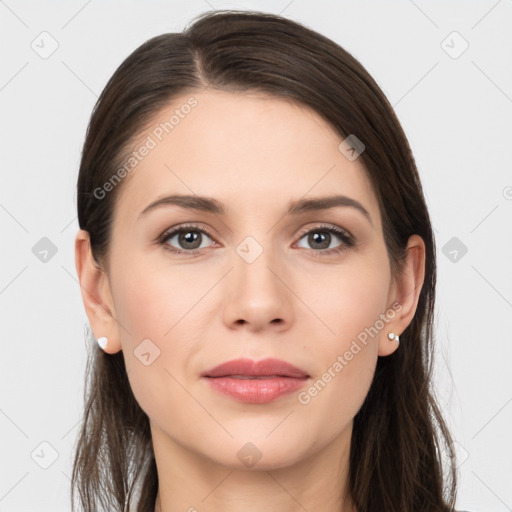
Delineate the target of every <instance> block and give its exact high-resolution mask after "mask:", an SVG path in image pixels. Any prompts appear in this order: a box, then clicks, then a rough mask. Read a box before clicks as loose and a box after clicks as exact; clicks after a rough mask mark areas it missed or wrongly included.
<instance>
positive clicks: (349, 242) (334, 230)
mask: <svg viewBox="0 0 512 512" xmlns="http://www.w3.org/2000/svg"><path fill="white" fill-rule="evenodd" d="M187 231H198V232H200V233H204V234H205V235H207V236H208V237H210V238H211V239H213V238H214V237H213V236H212V235H210V233H208V231H207V230H205V229H204V228H200V227H199V226H197V225H196V224H184V225H182V226H180V227H179V228H177V229H172V230H171V231H166V232H165V233H163V234H162V235H161V236H160V237H158V243H159V244H161V245H162V246H163V247H164V249H165V250H167V251H169V252H171V253H173V254H187V255H189V256H198V255H199V253H200V252H201V249H192V250H182V249H171V248H170V247H171V246H170V245H169V244H168V243H166V242H167V241H168V240H169V239H170V238H172V237H173V236H174V235H176V234H179V233H182V232H187ZM314 232H327V233H331V234H334V235H336V236H337V237H338V238H339V239H340V240H341V241H342V242H343V243H342V244H341V245H339V246H338V247H335V248H333V249H321V250H318V251H317V250H314V249H310V251H312V254H313V255H314V256H315V257H320V258H321V257H324V256H330V255H332V254H338V253H342V252H343V251H346V250H347V249H349V248H351V247H353V246H354V245H355V244H356V241H355V239H354V237H353V236H352V235H350V234H349V233H348V232H347V231H345V230H344V229H341V228H338V227H335V226H331V225H326V224H322V225H320V226H316V227H314V228H312V229H307V230H305V231H302V232H301V233H300V235H299V240H300V239H302V238H304V236H306V235H308V234H310V233H314Z"/></svg>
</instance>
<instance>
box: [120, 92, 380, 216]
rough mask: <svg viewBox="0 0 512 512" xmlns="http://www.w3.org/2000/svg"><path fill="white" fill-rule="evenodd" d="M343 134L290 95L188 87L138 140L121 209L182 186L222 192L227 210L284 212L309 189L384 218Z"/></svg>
mask: <svg viewBox="0 0 512 512" xmlns="http://www.w3.org/2000/svg"><path fill="white" fill-rule="evenodd" d="M342 140H343V137H341V136H340V135H339V134H338V133H337V132H336V131H335V130H334V129H333V127H332V126H331V125H330V124H329V123H327V122H326V121H325V120H324V119H323V118H322V117H321V116H320V115H319V114H318V113H316V112H315V111H313V110H312V109H309V108H308V107H306V106H303V105H301V104H298V103H295V102H292V101H290V100H287V99H283V98H279V97H275V96H268V95H263V94H261V93H255V92H251V93H247V92H226V91H211V90H207V91H202V92H196V93H193V92H191V93H190V94H183V95H181V96H179V97H176V98H175V99H174V100H173V101H172V103H170V104H169V105H168V106H166V107H165V108H163V109H161V110H160V111H159V112H157V113H156V114H155V115H154V116H153V117H152V119H151V120H150V121H149V123H148V124H147V128H146V129H145V130H144V131H143V133H142V134H141V135H140V136H139V137H138V140H137V142H136V143H134V144H133V147H132V151H135V152H137V153H138V156H137V162H136V165H135V166H134V167H133V169H132V170H130V171H129V172H128V173H127V177H126V178H125V179H124V182H123V183H122V184H121V185H122V187H121V190H120V192H119V196H118V198H117V203H118V204H117V206H116V211H117V213H118V214H122V215H123V216H129V215H130V212H133V213H137V214H138V213H140V211H142V209H144V207H145V206H146V205H147V204H148V203H150V202H151V201H153V200H155V199H156V198H158V197H160V196H163V195H165V194H172V193H182V194H197V195H204V196H209V197H214V198H217V199H219V200H220V201H222V202H223V203H225V205H226V210H227V213H228V214H229V213H232V214H234V215H238V214H239V213H240V212H242V211H245V210H246V211H248V212H249V213H250V212H251V211H252V212H261V211H262V210H261V209H262V208H264V207H268V208H269V209H270V208H274V209H275V211H276V212H278V211H282V209H283V208H284V207H285V206H286V205H287V204H288V203H289V202H290V201H292V200H296V199H299V198H302V197H304V196H305V197H310V196H311V197H314V196H325V195H329V194H335V193H336V194H344V195H347V196H350V197H353V198H354V199H356V200H358V201H360V202H362V203H363V204H364V205H365V207H366V208H367V209H368V210H369V211H370V213H371V214H372V217H373V218H374V219H379V213H378V207H377V200H376V198H375V196H374V194H373V190H372V187H371V184H370V181H369V179H368V177H367V174H366V170H365V169H364V166H363V164H362V161H361V159H356V160H352V161H351V160H349V159H347V158H346V157H345V155H344V154H343V153H342V152H341V151H340V149H339V144H340V143H341V142H342ZM144 147H146V148H149V149H143V148H144ZM142 153H144V155H142Z"/></svg>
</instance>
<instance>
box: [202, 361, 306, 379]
mask: <svg viewBox="0 0 512 512" xmlns="http://www.w3.org/2000/svg"><path fill="white" fill-rule="evenodd" d="M202 377H210V378H216V377H232V378H238V379H265V378H267V379H269V378H272V377H274V378H275V377H292V378H296V379H302V378H307V377H309V375H308V374H307V373H306V372H305V371H303V370H301V369H300V368H297V367H296V366H293V365H292V364H290V363H287V362H286V361H282V360H280V359H262V360H260V361H253V360H252V359H246V358H242V359H235V360H233V361H227V362H225V363H222V364H220V365H218V366H215V367H214V368H211V369H210V370H207V371H206V372H204V373H203V374H202Z"/></svg>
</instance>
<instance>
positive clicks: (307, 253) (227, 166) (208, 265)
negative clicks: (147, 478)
mask: <svg viewBox="0 0 512 512" xmlns="http://www.w3.org/2000/svg"><path fill="white" fill-rule="evenodd" d="M190 96H191V94H187V95H183V96H181V97H178V98H175V100H174V101H173V103H172V104H171V105H169V106H168V108H166V109H164V110H162V111H161V112H159V113H158V115H156V116H155V117H154V122H152V123H150V125H149V126H150V128H148V130H147V132H145V133H144V134H143V135H142V137H141V140H142V139H143V138H145V137H147V135H148V134H151V130H152V129H153V128H154V127H155V126H158V124H159V123H160V122H162V121H163V120H165V119H169V117H170V115H171V114H172V112H173V111H174V109H176V108H179V106H180V105H183V104H184V103H185V102H186V100H187V99H188V98H189V97H190ZM193 96H194V97H195V98H196V99H197V101H198V105H197V106H196V107H195V108H194V109H192V110H191V112H190V113H189V114H188V115H187V116H186V117H184V118H183V119H181V120H180V123H179V124H178V125H177V126H175V128H174V129H173V130H172V132H170V133H169V134H167V135H165V137H164V138H163V140H162V141H161V142H159V143H158V145H157V147H155V148H154V149H152V150H151V151H150V152H149V154H148V155H147V156H146V157H145V158H144V159H143V160H142V161H141V162H140V163H139V164H138V165H137V167H136V168H135V169H134V170H133V171H132V173H131V174H130V175H129V176H127V177H126V178H125V179H124V181H123V182H122V183H121V185H118V186H121V190H120V191H119V192H120V195H119V196H118V197H117V202H116V206H115V212H114V228H113V233H112V243H111V247H110V253H109V258H108V262H107V263H108V265H107V266H106V267H105V268H104V269H101V268H99V267H97V266H96V265H94V263H93V259H92V254H91V251H90V245H89V238H88V233H87V232H85V231H83V230H80V231H79V232H78V234H77V237H76V246H75V254H76V268H77V273H78V276H79V280H80V284H81V290H82V297H83V301H84V305H85V309H86V312H87V316H88V319H89V321H90V325H91V328H92V330H93V333H94V335H95V336H96V337H100V336H107V337H108V345H107V348H106V349H105V350H106V352H107V353H109V354H114V353H116V352H118V351H120V350H122V351H123V355H124V360H125V363H126V367H127V371H128V376H129V380H130V384H131V387H132V389H133V392H134V395H135V397H136V399H137V401H138V403H139V404H140V406H141V407H142V409H143V410H144V411H145V413H146V414H147V415H148V417H149V420H150V424H151V432H152V438H153V444H154V450H155V457H156V463H157V469H158V477H159V494H158V498H157V505H156V509H155V510H156V511H163V512H174V511H178V510H179V511H186V510H190V511H193V510H200V511H210V512H217V511H222V512H231V511H235V510H237V511H238V510H244V511H245V512H250V511H261V510H280V511H284V512H292V511H298V510H301V511H302V510H323V511H324V512H334V511H337V512H339V511H340V510H343V511H353V510H355V508H354V506H353V504H352V503H351V501H350V497H349V496H347V492H346V478H347V472H348V455H349V448H350V439H351V435H352V423H353V418H354V416H355V414H356V413H357V411H358V410H359V408H360V407H361V405H362V403H363V401H364V399H365V396H366V394H367V392H368V389H369V387H370V384H371V381H372V378H373V375H374V370H375V365H376V362H377V357H379V356H380V357H386V356H388V355H389V354H391V353H392V352H394V351H395V350H396V349H397V344H396V342H395V341H393V340H389V339H388V333H389V332H394V333H396V334H401V333H402V332H403V331H404V330H405V328H406V327H407V325H408V324H409V323H410V322H411V320H412V318H413V316H414V313H415V311H416V307H417V302H418V297H419V292H420V290H421V286H422V284H423V279H424V259H425V247H424V244H423V241H422V239H421V238H420V237H419V236H417V235H414V236H412V237H411V238H410V239H409V243H408V252H407V258H406V266H405V269H404V274H403V277H402V278H401V279H400V280H397V279H394V278H393V276H392V275H391V269H390V264H389V259H388V255H387V251H386V246H385V244H384V238H383V232H382V224H381V216H380V212H379V208H378V203H377V198H376V196H375V194H374V192H373V190H372V188H371V184H370V182H369V180H368V178H367V176H366V174H365V170H364V168H363V164H362V162H361V159H356V160H354V161H350V160H348V159H347V158H346V157H345V156H344V155H343V154H342V153H341V152H340V151H339V149H338V145H339V144H340V142H341V141H342V138H341V137H340V136H339V135H338V134H337V133H336V132H335V131H334V130H333V129H332V128H331V127H330V125H328V124H327V123H326V122H325V121H324V120H323V119H322V118H321V117H320V116H319V115H318V114H316V113H315V112H313V111H311V110H310V109H308V108H306V107H304V106H301V105H298V104H294V103H292V102H289V101H287V100H284V99H281V98H276V97H268V96H264V95H262V94H260V93H247V92H244V93H235V92H226V91H211V90H205V91H202V92H197V93H194V94H193ZM136 147H140V145H138V146H137V145H135V146H134V149H135V148H136ZM335 192H336V193H342V194H344V195H346V196H349V197H351V198H353V199H355V200H357V201H359V202H360V203H361V204H362V205H363V206H364V207H365V208H366V209H367V210H368V212H369V213H370V216H371V221H372V222H370V221H368V220H367V219H366V217H365V216H364V215H363V214H361V213H360V212H359V211H358V210H356V209H355V208H352V207H347V206H344V207H335V208H331V209H328V210H321V211H312V212H307V213H304V214H302V215H300V216H287V215H286V210H287V206H288V204H289V202H290V201H292V200H296V199H300V198H303V196H305V197H306V198H313V197H319V196H325V195H332V194H333V193H335ZM176 193H181V194H197V195H201V196H203V195H204V196H208V197H212V198H215V199H217V200H218V201H221V202H222V203H223V204H224V205H225V208H226V213H225V215H216V214H213V213H208V212H202V211H195V210H187V209H183V208H180V207H178V206H174V205H171V206H166V207H162V208H157V209H154V210H153V211H151V212H149V213H147V214H145V215H143V216H141V217H139V214H140V212H141V211H142V210H143V209H144V208H145V207H146V206H147V205H148V204H149V203H151V202H152V201H154V200H155V199H157V198H160V197H163V196H166V195H170V194H176ZM188 222H193V223H196V224H198V225H199V227H200V228H204V229H206V230H207V231H208V232H209V233H210V234H211V237H210V236H209V235H206V234H203V235H200V236H202V237H203V238H202V242H201V249H199V251H200V253H199V256H195V257H194V256H190V255H189V254H173V253H171V252H169V251H167V250H166V249H165V247H164V245H160V244H158V242H157V241H156V240H157V238H158V236H159V235H161V234H162V233H164V232H165V231H166V230H169V228H171V227H174V226H178V225H180V224H183V223H188ZM322 223H327V224H330V225H334V226H339V227H341V228H343V229H345V230H347V231H349V233H351V234H352V235H353V237H354V238H355V239H356V241H357V244H356V246H355V247H347V248H345V250H344V251H342V252H340V253H337V254H330V255H324V256H319V257H315V254H314V253H315V252H316V253H321V252H322V251H324V252H325V250H326V249H323V248H322V246H321V245H319V243H318V242H317V244H316V245H315V242H314V240H311V239H309V241H308V236H307V234H306V235H301V236H299V235H300V233H301V230H307V231H310V229H311V230H313V229H315V228H317V227H318V226H319V225H320V224H322ZM316 231H320V232H321V233H325V229H324V230H322V229H316ZM316 231H315V232H316ZM247 236H251V237H253V238H254V239H255V240H256V241H257V242H258V243H259V245H260V246H261V248H262V249H263V252H262V253H261V254H260V255H259V257H258V258H256V259H255V261H253V262H252V263H248V262H247V261H246V260H244V259H243V258H242V257H240V255H239V254H238V253H237V251H236V249H237V247H238V246H239V244H240V243H241V242H242V241H243V240H244V239H245V238H246V237H247ZM327 236H329V235H327ZM181 242H182V243H181V245H180V241H179V239H178V237H177V236H174V238H172V239H168V240H167V242H165V244H167V246H169V247H171V248H172V247H174V248H177V249H181V250H183V251H186V250H190V249H187V247H190V245H189V246H187V245H183V240H182V241H181ZM327 243H329V241H328V242H327ZM343 243H344V242H343V241H342V240H340V239H338V238H337V236H336V235H334V234H333V235H331V239H330V245H328V247H329V248H335V247H338V246H340V245H341V244H343ZM251 250H254V249H251ZM395 302H398V303H399V304H400V305H401V309H400V311H399V312H395V315H394V317H393V318H392V319H391V320H390V321H389V322H388V323H386V325H385V327H384V328H383V329H382V330H381V331H380V332H379V333H378V335H376V336H374V337H369V340H368V343H367V344H366V345H365V346H364V345H361V346H362V349H361V350H360V351H359V352H358V353H357V355H355V356H354V357H353V359H352V360H350V361H349V362H348V364H347V365H346V366H345V367H344V368H343V370H342V371H340V372H338V373H337V374H336V376H335V377H334V378H332V379H331V381H330V382H329V383H328V384H327V385H326V386H325V388H324V389H323V390H322V391H321V392H319V393H318V394H317V395H316V396H314V397H312V398H311V400H310V401H309V403H307V404H302V403H300V402H299V401H298V398H297V397H298V393H297V392H294V393H292V394H290V395H286V396H284V397H281V398H279V399H278V400H276V401H274V402H271V403H268V404H263V405H255V404H244V403H241V402H238V401H235V400H233V399H231V398H228V397H225V396H223V395H220V394H219V393H217V392H215V391H214V390H212V389H211V388H210V387H209V385H208V384H207V383H206V382H205V381H204V379H201V378H200V374H201V372H203V371H205V370H206V369H209V368H212V367H213V366H216V365H217V364H220V363H221V362H224V361H227V360H231V359H235V358H238V357H248V358H251V359H256V360H257V359H263V358H266V357H275V358H278V359H283V360H285V361H288V362H290V363H292V364H294V365H295V366H297V367H299V368H301V369H303V370H304V371H306V372H307V373H308V374H309V375H310V376H311V379H310V380H309V383H308V384H307V385H306V387H305V389H307V387H308V386H309V385H311V383H312V382H315V381H317V380H318V379H319V378H321V377H322V375H323V374H324V373H325V372H326V371H327V369H328V368H329V367H332V366H333V363H334V362H335V361H336V360H337V357H338V355H343V354H344V353H345V352H346V351H347V350H349V348H350V346H351V343H352V342H353V341H354V340H355V339H356V337H357V335H358V334H359V333H360V332H361V331H363V330H364V328H365V327H369V326H372V325H374V324H375V322H376V320H378V319H379V315H381V314H385V313H386V312H387V311H389V310H392V304H393V303H395ZM275 319H279V321H278V320H275ZM145 339H150V340H151V342H152V343H154V345H155V346H157V347H158V348H159V350H160V355H159V357H157V358H156V359H155V360H154V361H153V362H152V363H151V364H150V365H149V366H145V365H144V364H142V363H141V361H140V360H139V359H138V358H137V357H136V356H135V355H134V350H135V349H136V348H137V347H138V346H139V344H140V343H141V342H142V340H145ZM248 442H251V443H253V445H255V446H256V447H257V449H258V450H259V451H260V452H261V454H262V456H261V459H260V460H259V461H258V462H257V463H256V464H255V465H254V466H252V467H247V466H246V465H245V464H244V463H243V462H242V461H241V460H240V459H239V458H238V457H237V452H238V451H239V450H240V449H241V448H242V447H243V446H244V445H246V443H248ZM344 498H347V501H346V503H345V504H343V499H344Z"/></svg>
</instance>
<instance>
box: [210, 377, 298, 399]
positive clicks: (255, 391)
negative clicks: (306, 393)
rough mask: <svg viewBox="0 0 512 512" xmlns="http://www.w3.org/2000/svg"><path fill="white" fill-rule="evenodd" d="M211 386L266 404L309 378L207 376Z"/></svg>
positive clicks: (237, 396)
mask: <svg viewBox="0 0 512 512" xmlns="http://www.w3.org/2000/svg"><path fill="white" fill-rule="evenodd" d="M206 380H207V381H208V382H209V384H210V386H211V387H212V388H213V389H214V390H215V391H218V392H219V393H222V394H223V395H227V396H230V397H231V398H234V399H235V400H239V401H240V402H245V403H248V404H266V403H268V402H272V401H274V400H277V399H278V398H280V397H281V396H284V395H287V394H289V393H292V392H293V391H296V390H298V389H300V388H301V387H302V386H304V384H305V382H306V381H307V380H308V379H307V378H303V379H298V378H294V377H271V378H269V379H236V378H233V377H206Z"/></svg>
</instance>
